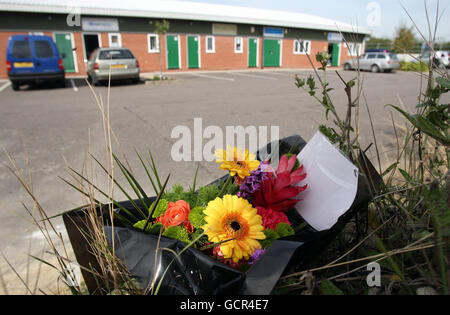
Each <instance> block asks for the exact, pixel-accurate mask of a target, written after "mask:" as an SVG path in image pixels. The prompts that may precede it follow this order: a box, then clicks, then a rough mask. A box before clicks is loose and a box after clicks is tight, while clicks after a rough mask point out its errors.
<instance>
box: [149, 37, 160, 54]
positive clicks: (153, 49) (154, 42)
mask: <svg viewBox="0 0 450 315" xmlns="http://www.w3.org/2000/svg"><path fill="white" fill-rule="evenodd" d="M148 52H149V53H159V37H158V34H148Z"/></svg>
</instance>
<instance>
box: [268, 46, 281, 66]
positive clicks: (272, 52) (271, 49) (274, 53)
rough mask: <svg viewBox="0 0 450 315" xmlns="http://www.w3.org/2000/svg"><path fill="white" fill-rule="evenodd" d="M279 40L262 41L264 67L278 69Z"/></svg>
mask: <svg viewBox="0 0 450 315" xmlns="http://www.w3.org/2000/svg"><path fill="white" fill-rule="evenodd" d="M280 56H281V39H264V67H279V66H280Z"/></svg>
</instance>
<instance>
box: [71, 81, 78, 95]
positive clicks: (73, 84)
mask: <svg viewBox="0 0 450 315" xmlns="http://www.w3.org/2000/svg"><path fill="white" fill-rule="evenodd" d="M70 83H72V87H73V90H74V91H75V92H78V88H77V86H76V85H75V81H74V80H73V79H70Z"/></svg>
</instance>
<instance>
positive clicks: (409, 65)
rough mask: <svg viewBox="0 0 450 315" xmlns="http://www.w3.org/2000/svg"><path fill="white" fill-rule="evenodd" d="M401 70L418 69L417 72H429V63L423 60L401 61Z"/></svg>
mask: <svg viewBox="0 0 450 315" xmlns="http://www.w3.org/2000/svg"><path fill="white" fill-rule="evenodd" d="M399 70H401V71H416V72H428V71H429V69H428V65H426V64H425V63H423V62H407V61H402V62H400V69H399Z"/></svg>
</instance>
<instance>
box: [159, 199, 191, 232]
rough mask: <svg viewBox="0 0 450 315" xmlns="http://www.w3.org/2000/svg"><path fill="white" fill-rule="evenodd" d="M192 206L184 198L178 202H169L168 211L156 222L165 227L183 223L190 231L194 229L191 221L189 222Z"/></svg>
mask: <svg viewBox="0 0 450 315" xmlns="http://www.w3.org/2000/svg"><path fill="white" fill-rule="evenodd" d="M190 211H191V207H190V206H189V204H188V203H187V202H186V201H184V200H178V201H177V202H169V205H168V206H167V210H166V212H165V213H164V214H163V215H162V216H160V217H159V218H157V219H156V222H159V223H161V224H162V225H163V226H164V228H167V227H169V226H178V225H181V224H183V225H184V227H185V228H186V230H187V231H188V232H189V233H192V232H193V231H194V228H193V227H192V225H191V223H190V222H189V212H190Z"/></svg>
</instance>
